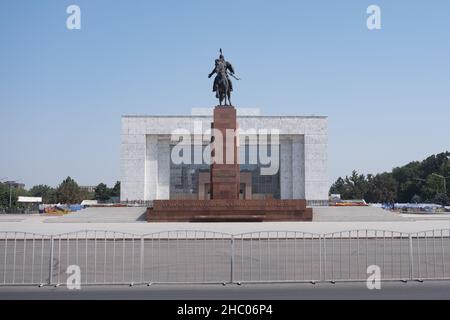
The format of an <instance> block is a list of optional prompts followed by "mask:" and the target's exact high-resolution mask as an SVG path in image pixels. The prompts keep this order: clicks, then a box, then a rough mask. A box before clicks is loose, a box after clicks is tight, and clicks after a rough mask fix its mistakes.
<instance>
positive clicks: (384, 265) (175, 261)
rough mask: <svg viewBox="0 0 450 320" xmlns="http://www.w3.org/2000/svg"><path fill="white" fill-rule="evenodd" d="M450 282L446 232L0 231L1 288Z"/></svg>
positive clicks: (449, 247) (449, 232) (448, 233)
mask: <svg viewBox="0 0 450 320" xmlns="http://www.w3.org/2000/svg"><path fill="white" fill-rule="evenodd" d="M372 265H375V266H378V267H379V268H380V270H381V273H382V274H381V277H382V280H401V281H408V280H418V281H421V280H427V279H436V280H446V279H450V230H448V229H445V230H431V231H423V232H417V233H403V232H395V231H386V230H349V231H342V232H334V233H328V234H314V233H306V232H297V231H264V232H252V233H244V234H236V235H231V234H226V233H219V232H209V231H192V230H190V231H166V232H158V233H152V234H146V235H138V234H131V233H121V232H113V231H80V232H73V233H65V234H60V235H41V234H35V233H23V232H0V285H7V286H10V285H54V286H57V285H61V284H64V283H65V282H66V281H67V278H68V274H67V270H68V268H69V266H77V267H78V268H79V270H80V271H81V279H80V280H81V284H82V285H108V284H136V285H137V284H158V283H161V284H163V283H164V284H170V283H174V284H175V283H176V284H188V283H223V284H226V283H238V284H239V283H260V282H319V281H329V282H337V281H366V279H367V278H368V274H367V268H368V267H369V266H372Z"/></svg>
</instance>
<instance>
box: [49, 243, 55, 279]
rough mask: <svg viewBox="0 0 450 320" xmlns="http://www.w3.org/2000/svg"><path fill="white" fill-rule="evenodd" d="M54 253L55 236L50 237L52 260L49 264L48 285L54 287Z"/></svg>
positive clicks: (50, 259)
mask: <svg viewBox="0 0 450 320" xmlns="http://www.w3.org/2000/svg"><path fill="white" fill-rule="evenodd" d="M53 251H54V241H53V236H51V237H50V258H49V262H48V285H49V286H51V285H52V281H53Z"/></svg>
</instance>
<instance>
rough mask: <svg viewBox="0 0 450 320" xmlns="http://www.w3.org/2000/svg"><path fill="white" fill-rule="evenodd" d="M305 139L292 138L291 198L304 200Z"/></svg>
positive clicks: (299, 136)
mask: <svg viewBox="0 0 450 320" xmlns="http://www.w3.org/2000/svg"><path fill="white" fill-rule="evenodd" d="M305 196H306V195H305V139H304V136H302V135H297V136H293V137H292V197H293V199H305Z"/></svg>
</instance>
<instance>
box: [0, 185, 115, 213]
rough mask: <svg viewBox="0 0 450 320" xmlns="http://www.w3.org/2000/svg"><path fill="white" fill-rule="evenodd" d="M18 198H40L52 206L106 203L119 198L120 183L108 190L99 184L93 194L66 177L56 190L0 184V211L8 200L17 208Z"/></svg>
mask: <svg viewBox="0 0 450 320" xmlns="http://www.w3.org/2000/svg"><path fill="white" fill-rule="evenodd" d="M10 195H11V196H10ZM19 196H30V197H42V202H43V203H53V204H55V203H62V204H77V203H80V202H81V201H83V200H98V201H100V202H106V201H109V200H110V199H111V198H115V197H120V182H117V183H116V184H115V185H114V187H113V188H108V186H107V185H106V184H104V183H100V184H99V185H98V186H97V187H96V188H95V190H94V192H89V191H87V190H83V189H81V188H80V187H79V185H78V184H77V182H76V181H75V180H74V179H72V178H71V177H67V178H66V179H65V180H64V181H63V182H61V184H60V185H59V186H58V187H56V188H52V187H50V186H47V185H37V186H34V187H32V188H31V189H30V190H23V189H17V188H9V186H7V185H6V184H3V183H0V209H1V208H8V207H9V203H10V198H11V207H12V208H16V207H18V203H17V199H18V197H19Z"/></svg>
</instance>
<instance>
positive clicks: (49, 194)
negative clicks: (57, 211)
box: [28, 184, 57, 203]
mask: <svg viewBox="0 0 450 320" xmlns="http://www.w3.org/2000/svg"><path fill="white" fill-rule="evenodd" d="M28 193H29V195H30V196H31V197H42V202H43V203H56V202H57V200H56V190H55V189H54V188H52V187H49V186H47V185H42V184H40V185H37V186H34V187H33V188H31V189H30V190H29V191H28Z"/></svg>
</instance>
